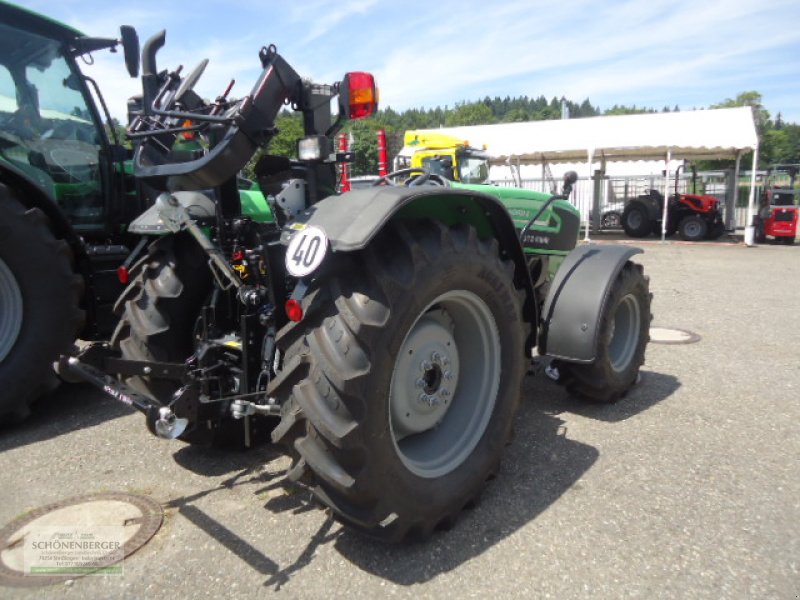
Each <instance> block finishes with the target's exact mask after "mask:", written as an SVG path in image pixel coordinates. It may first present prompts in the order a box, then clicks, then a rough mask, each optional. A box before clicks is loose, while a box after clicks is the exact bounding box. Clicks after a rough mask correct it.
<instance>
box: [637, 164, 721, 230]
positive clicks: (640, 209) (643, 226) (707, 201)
mask: <svg viewBox="0 0 800 600" xmlns="http://www.w3.org/2000/svg"><path fill="white" fill-rule="evenodd" d="M680 169H681V167H679V168H678V169H677V171H676V172H675V193H674V194H673V195H671V196H670V197H669V200H668V207H667V226H666V234H667V235H675V233H678V235H680V237H681V239H683V240H685V241H690V242H699V241H702V240H716V239H718V238H719V237H720V236H721V235H722V234H723V233H725V224H724V223H723V222H722V212H721V211H720V208H719V200H718V199H717V198H716V197H715V196H706V195H701V194H680V193H678V181H679V174H680ZM663 213H664V195H663V194H662V193H661V192H659V191H658V190H649V191H648V193H647V194H643V195H641V196H638V197H636V198H634V199H633V200H631V201H630V202H628V204H627V205H626V206H625V210H624V211H623V212H622V228H623V229H624V230H625V233H626V234H627V235H628V236H630V237H634V238H644V237H647V236H649V235H650V234H652V233H655V234H656V235H660V233H661V221H662V219H663Z"/></svg>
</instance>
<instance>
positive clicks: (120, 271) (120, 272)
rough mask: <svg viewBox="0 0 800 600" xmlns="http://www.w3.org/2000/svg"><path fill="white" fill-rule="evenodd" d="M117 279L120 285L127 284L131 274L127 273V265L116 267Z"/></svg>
mask: <svg viewBox="0 0 800 600" xmlns="http://www.w3.org/2000/svg"><path fill="white" fill-rule="evenodd" d="M117 279H119V282H120V283H121V284H122V285H128V282H129V281H130V280H131V275H130V273H128V267H126V266H125V265H120V266H118V267H117Z"/></svg>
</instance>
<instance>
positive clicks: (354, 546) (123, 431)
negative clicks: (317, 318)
mask: <svg viewBox="0 0 800 600" xmlns="http://www.w3.org/2000/svg"><path fill="white" fill-rule="evenodd" d="M607 243H614V242H607ZM642 247H643V248H645V250H646V253H645V254H644V255H641V256H640V257H639V258H638V260H640V261H641V262H642V263H643V264H644V265H645V270H646V273H647V274H648V275H649V276H650V278H651V290H652V291H653V294H654V301H653V313H654V315H655V317H654V321H653V325H654V326H659V327H664V328H679V329H684V330H689V331H692V332H694V333H697V334H698V335H699V336H700V337H701V340H700V341H699V342H698V343H695V344H691V345H664V344H651V345H650V346H649V348H648V353H647V364H646V365H645V368H644V370H643V374H642V381H641V383H640V385H639V386H637V387H636V388H635V389H634V390H633V391H632V392H631V393H630V394H629V396H628V397H627V398H625V399H624V400H623V401H622V402H620V403H618V404H616V405H613V406H592V405H586V404H583V403H581V402H579V401H576V400H574V399H571V398H570V397H568V396H567V395H566V393H565V392H564V390H563V389H562V388H560V387H559V386H557V385H555V384H554V383H552V382H550V381H549V380H547V379H546V378H545V377H544V376H543V375H542V374H538V375H534V376H530V377H528V378H527V379H526V383H525V389H524V391H523V394H524V401H523V405H522V410H521V411H520V414H519V417H518V419H517V422H516V436H515V438H514V441H513V443H512V444H511V445H510V446H509V447H508V448H507V452H506V455H505V460H504V463H503V468H502V470H501V473H500V475H499V476H498V477H497V478H496V479H495V480H494V481H492V482H490V484H489V486H488V487H487V489H486V491H485V493H484V494H483V497H482V499H481V502H480V503H479V504H478V506H477V507H476V508H474V509H471V510H468V511H466V512H464V513H463V515H462V517H461V519H460V520H459V522H458V523H457V525H456V527H455V528H454V529H453V530H451V531H449V532H440V533H437V534H436V535H435V536H434V537H433V538H432V539H431V540H429V541H428V542H426V543H422V544H413V545H403V546H383V545H380V544H377V543H374V542H371V541H366V540H364V539H363V538H361V537H359V536H358V535H355V534H353V533H351V532H349V531H347V530H343V529H342V527H341V526H340V525H338V524H337V523H335V522H333V521H331V520H330V519H329V518H328V516H327V515H326V513H325V512H324V511H322V510H320V509H319V508H316V507H314V506H313V505H311V504H310V503H309V502H308V498H307V497H306V496H305V494H303V493H299V494H298V493H295V494H290V493H287V492H286V491H285V490H284V488H283V486H282V473H283V471H284V469H285V468H286V467H287V465H288V459H287V458H285V457H284V456H282V455H281V454H280V453H278V452H277V450H276V449H275V448H273V447H271V446H269V445H261V446H259V447H257V448H255V449H253V450H250V451H248V452H239V451H223V450H213V449H200V448H193V447H189V446H185V445H183V444H181V443H178V442H166V441H162V440H158V439H156V438H153V437H152V436H151V435H150V434H149V433H148V432H147V431H146V430H145V428H144V421H143V417H142V416H141V415H139V414H131V413H129V411H128V409H126V408H125V407H123V406H121V405H118V404H116V403H114V402H113V401H109V400H105V399H103V398H102V397H101V395H100V394H99V393H97V392H95V391H93V390H92V389H90V388H88V387H85V386H63V387H62V388H61V389H60V390H59V391H58V392H56V393H55V394H54V395H53V396H51V397H50V398H47V399H45V400H43V401H41V402H40V403H39V406H38V407H37V410H36V411H35V415H34V417H33V418H31V419H30V420H29V421H27V422H26V423H24V424H22V425H18V426H16V427H6V428H4V429H2V430H0V473H2V485H0V525H2V524H4V523H7V522H9V521H11V520H12V519H13V518H15V517H16V516H18V515H20V514H22V513H25V512H26V511H29V510H31V509H34V508H36V507H39V506H42V505H44V504H49V503H52V502H55V501H57V500H60V499H64V498H68V497H72V496H77V495H81V494H86V493H90V492H100V491H120V492H138V493H141V494H145V495H148V496H150V497H151V498H153V499H155V500H157V501H158V502H160V503H161V504H162V505H163V506H164V509H165V513H166V519H165V523H164V525H163V527H162V528H161V530H160V531H159V532H158V533H157V534H156V535H155V537H154V538H153V539H152V540H151V541H150V542H149V543H148V544H147V545H146V546H144V547H143V548H142V549H141V550H139V551H138V552H137V553H135V554H134V555H132V556H131V557H129V558H128V559H126V560H125V562H124V574H123V575H122V576H101V577H85V578H80V579H76V580H75V581H74V582H70V583H69V584H59V585H56V586H51V587H47V588H0V597H3V598H62V597H64V598H69V597H72V598H81V599H84V598H87V599H91V598H103V599H105V598H131V599H133V598H135V599H143V598H164V597H172V598H192V599H199V598H206V597H208V598H222V597H224V598H231V599H232V598H252V597H255V596H256V595H267V594H269V593H270V592H274V591H279V592H280V593H281V594H282V595H284V596H286V597H289V598H308V597H313V598H321V597H353V596H356V595H358V596H362V597H386V596H397V597H414V598H428V597H430V598H441V597H459V598H470V597H476V598H485V597H487V596H495V597H521V596H525V597H537V598H548V597H552V598H567V597H569V598H574V597H591V598H614V599H617V598H626V597H639V598H654V597H658V598H681V599H682V598H714V599H717V598H789V599H795V598H797V597H798V595H799V594H800V402H798V395H799V394H798V392H800V367H798V364H799V363H800V336H799V335H798V334H799V333H800V247H784V246H760V247H758V248H745V247H743V246H742V245H740V244H738V245H737V244H695V245H687V244H677V243H674V244H667V245H662V244H659V243H650V244H642Z"/></svg>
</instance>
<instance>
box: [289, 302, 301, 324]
mask: <svg viewBox="0 0 800 600" xmlns="http://www.w3.org/2000/svg"><path fill="white" fill-rule="evenodd" d="M284 309H285V310H286V316H287V317H289V320H290V321H294V322H295V323H299V322H300V321H302V320H303V307H302V306H301V305H300V303H299V302H298V301H297V300H293V299H291V298H290V299H289V300H287V301H286V304H285V305H284Z"/></svg>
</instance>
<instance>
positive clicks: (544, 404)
mask: <svg viewBox="0 0 800 600" xmlns="http://www.w3.org/2000/svg"><path fill="white" fill-rule="evenodd" d="M641 376H642V378H641V380H640V381H639V383H638V384H636V386H635V387H634V388H633V389H632V390H631V391H630V392H628V394H627V396H625V397H624V398H622V400H620V401H619V402H616V403H615V404H596V403H591V402H585V401H583V400H580V399H578V398H574V397H572V396H570V395H569V393H568V392H567V391H566V390H565V389H564V388H563V387H562V386H560V385H558V384H557V383H555V382H553V381H551V380H550V379H548V378H547V377H545V376H544V375H543V374H541V373H540V374H537V375H535V376H529V377H528V379H527V380H526V382H525V388H524V389H525V392H524V393H525V394H526V396H527V397H528V399H529V400H532V401H533V402H535V404H536V406H538V407H539V408H540V409H541V410H542V411H543V412H545V413H547V414H553V415H557V414H560V413H562V412H570V413H573V414H576V415H581V416H582V417H587V418H589V419H597V420H598V421H606V422H609V423H617V422H620V421H624V420H626V419H629V418H631V417H633V416H636V415H638V414H640V413H642V412H644V411H646V410H648V409H650V408H652V407H653V406H655V405H656V404H658V403H660V402H663V401H664V400H666V399H667V398H669V397H670V396H671V395H672V394H674V393H675V392H676V391H677V390H678V388H680V387H681V382H680V380H679V379H678V378H677V377H675V376H674V375H669V374H667V373H656V372H655V371H641Z"/></svg>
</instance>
